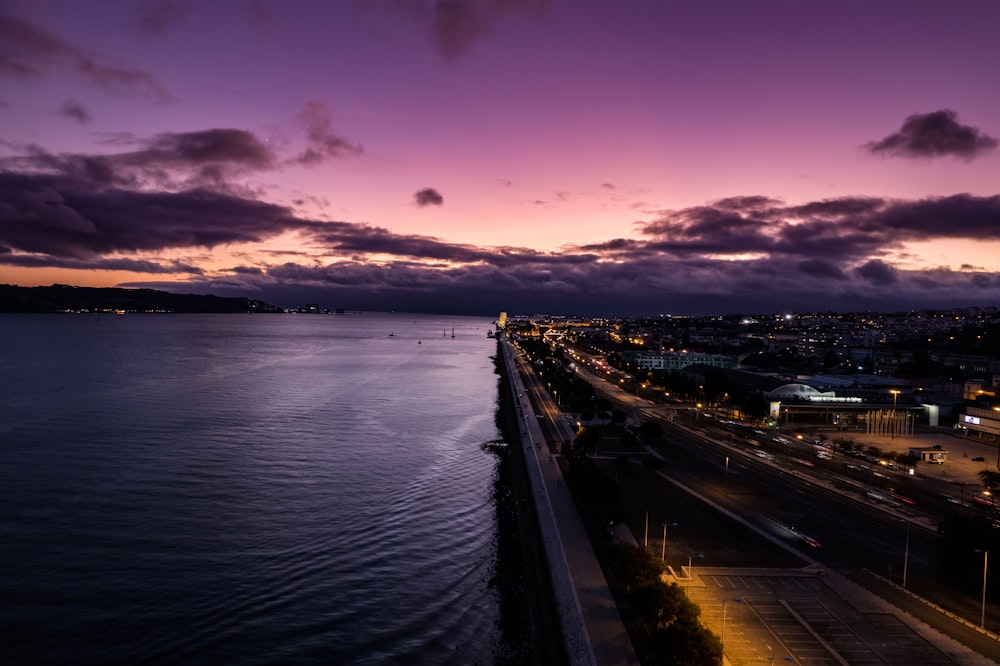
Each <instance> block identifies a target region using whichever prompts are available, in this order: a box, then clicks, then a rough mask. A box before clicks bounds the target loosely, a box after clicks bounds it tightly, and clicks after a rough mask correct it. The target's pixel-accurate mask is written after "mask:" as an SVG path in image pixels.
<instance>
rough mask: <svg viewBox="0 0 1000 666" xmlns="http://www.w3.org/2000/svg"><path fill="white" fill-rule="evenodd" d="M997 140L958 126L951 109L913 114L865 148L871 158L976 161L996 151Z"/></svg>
mask: <svg viewBox="0 0 1000 666" xmlns="http://www.w3.org/2000/svg"><path fill="white" fill-rule="evenodd" d="M997 143H998V142H997V140H996V139H995V138H993V137H991V136H989V135H987V134H984V133H983V132H981V131H980V130H978V129H976V128H975V127H970V126H968V125H960V124H959V123H958V114H957V113H956V112H955V111H952V110H951V109H942V110H941V111H933V112H931V113H925V114H920V113H915V114H913V115H912V116H909V117H908V118H907V119H906V120H905V121H903V127H902V128H901V129H900V130H899V131H898V132H896V133H894V134H890V135H889V136H887V137H885V138H884V139H882V140H881V141H872V142H870V143H867V144H865V148H866V149H867V150H868V151H869V152H870V153H872V154H874V155H890V156H895V157H938V156H941V155H955V156H957V157H963V158H966V159H972V158H973V157H978V156H979V155H982V154H983V153H986V152H989V151H990V150H993V149H994V148H996V147H997Z"/></svg>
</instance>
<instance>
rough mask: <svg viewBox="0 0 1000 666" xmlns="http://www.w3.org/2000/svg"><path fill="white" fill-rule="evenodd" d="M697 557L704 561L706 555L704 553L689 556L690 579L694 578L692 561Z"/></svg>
mask: <svg viewBox="0 0 1000 666" xmlns="http://www.w3.org/2000/svg"><path fill="white" fill-rule="evenodd" d="M696 557H698V558H702V559H704V557H705V555H704V554H703V553H698V554H697V555H688V578H694V567H693V566H692V565H691V561H692V560H693V559H694V558H696Z"/></svg>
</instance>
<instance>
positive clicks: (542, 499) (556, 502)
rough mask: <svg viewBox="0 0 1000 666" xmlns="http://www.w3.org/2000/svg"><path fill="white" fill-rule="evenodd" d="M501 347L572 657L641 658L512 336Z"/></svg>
mask: <svg viewBox="0 0 1000 666" xmlns="http://www.w3.org/2000/svg"><path fill="white" fill-rule="evenodd" d="M501 349H502V350H503V359H504V362H505V364H506V367H507V372H508V376H509V377H510V385H509V388H510V390H511V394H512V397H513V400H514V402H515V404H516V406H517V411H518V421H519V422H520V426H521V428H520V430H521V433H520V434H521V445H522V446H523V448H524V453H525V455H524V458H525V464H526V467H527V473H528V478H529V481H530V484H531V489H532V494H533V496H534V505H535V510H536V511H537V513H538V522H539V525H540V528H541V532H542V540H543V543H544V547H545V553H546V557H547V559H548V562H549V568H550V573H551V576H552V587H553V591H554V594H555V596H556V605H557V607H558V608H559V613H560V621H561V625H562V629H563V637H564V640H565V642H566V652H567V655H568V657H569V660H570V663H571V664H574V665H576V664H579V665H581V666H583V665H590V664H594V665H596V664H599V665H600V666H619V665H620V666H628V665H633V664H638V663H639V660H638V658H637V657H636V654H635V650H634V648H633V646H632V642H631V641H630V640H629V637H628V633H627V632H626V630H625V625H624V624H623V623H622V620H621V616H620V615H619V613H618V607H617V606H616V605H615V601H614V598H613V597H612V596H611V591H610V590H609V589H608V584H607V580H606V579H605V578H604V572H603V571H602V570H601V566H600V564H599V563H598V561H597V556H596V555H595V554H594V551H593V548H591V545H590V539H589V538H588V536H587V532H586V530H585V529H584V526H583V521H582V520H581V518H580V514H579V513H578V512H577V510H576V505H575V504H574V502H573V497H572V495H571V494H570V492H569V490H568V488H567V487H566V482H565V481H564V480H563V477H562V470H561V469H560V467H559V464H558V462H557V461H556V459H555V457H554V456H553V455H552V454H551V453H550V452H549V450H548V446H547V445H546V442H545V437H544V434H543V433H542V430H541V428H540V426H539V424H538V419H537V418H536V416H535V413H534V411H533V408H532V405H531V401H530V400H529V398H528V391H527V389H526V387H525V385H524V380H523V378H522V376H521V373H520V371H519V370H518V364H517V362H516V360H515V357H514V356H515V354H516V352H515V350H513V349H512V348H511V346H510V345H509V344H508V343H507V342H506V341H504V342H503V343H502V345H501Z"/></svg>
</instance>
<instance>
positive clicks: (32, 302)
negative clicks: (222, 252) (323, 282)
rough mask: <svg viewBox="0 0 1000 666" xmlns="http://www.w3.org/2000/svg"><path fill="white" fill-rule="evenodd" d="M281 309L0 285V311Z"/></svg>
mask: <svg viewBox="0 0 1000 666" xmlns="http://www.w3.org/2000/svg"><path fill="white" fill-rule="evenodd" d="M114 310H125V311H126V312H185V313H194V312H220V313H234V312H280V310H279V309H278V308H276V307H274V306H273V305H270V304H268V303H265V302H263V301H257V300H252V299H249V298H222V297H220V296H210V295H199V294H171V293H167V292H165V291H156V290H154V289H119V288H114V287H110V288H97V287H71V286H67V285H59V284H56V285H52V286H51V287H18V286H15V285H0V312H65V311H72V312H110V311H114Z"/></svg>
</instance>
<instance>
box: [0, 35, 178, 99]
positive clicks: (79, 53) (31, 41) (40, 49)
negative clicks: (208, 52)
mask: <svg viewBox="0 0 1000 666" xmlns="http://www.w3.org/2000/svg"><path fill="white" fill-rule="evenodd" d="M0 44H2V45H3V48H2V49H0V76H12V77H18V78H36V79H37V78H41V77H43V76H45V75H47V74H49V73H51V72H58V71H65V72H69V73H71V74H73V75H75V76H77V77H79V78H80V79H82V80H84V81H86V82H87V83H89V84H91V85H93V86H95V87H97V88H101V89H103V90H106V91H108V92H112V93H116V94H125V95H139V96H145V97H149V98H151V99H153V100H155V101H158V102H169V101H172V100H173V98H172V97H171V95H170V94H169V93H168V92H167V90H166V88H164V87H163V85H161V84H160V82H159V81H157V80H156V79H155V78H154V77H153V76H151V75H150V74H147V73H146V72H143V71H140V70H135V69H128V68H123V67H115V66H112V65H109V64H106V63H104V62H102V61H101V58H100V56H99V55H97V54H95V53H92V52H90V51H87V50H86V49H83V48H81V47H79V46H76V45H74V44H71V43H70V42H67V41H65V40H63V39H61V38H60V37H58V36H57V35H54V34H52V33H50V32H48V31H47V30H44V29H43V28H40V27H38V26H37V25H34V24H33V23H29V22H28V21H22V20H19V19H15V18H11V17H9V16H3V15H0Z"/></svg>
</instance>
